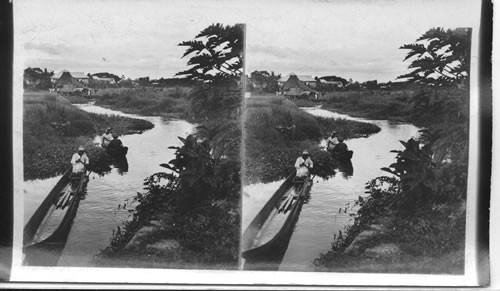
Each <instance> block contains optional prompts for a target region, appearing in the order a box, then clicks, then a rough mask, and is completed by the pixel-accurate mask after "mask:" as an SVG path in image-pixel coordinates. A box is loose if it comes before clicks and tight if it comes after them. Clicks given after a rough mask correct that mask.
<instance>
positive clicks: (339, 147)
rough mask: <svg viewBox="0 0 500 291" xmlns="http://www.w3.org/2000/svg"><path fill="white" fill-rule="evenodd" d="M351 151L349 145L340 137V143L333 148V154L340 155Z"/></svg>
mask: <svg viewBox="0 0 500 291" xmlns="http://www.w3.org/2000/svg"><path fill="white" fill-rule="evenodd" d="M347 151H349V149H348V148H347V145H346V144H345V143H344V138H343V137H339V143H338V144H337V145H335V147H334V148H333V151H332V152H333V154H340V153H345V152H347Z"/></svg>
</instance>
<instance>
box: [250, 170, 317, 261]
mask: <svg viewBox="0 0 500 291" xmlns="http://www.w3.org/2000/svg"><path fill="white" fill-rule="evenodd" d="M308 181H309V180H308V179H307V180H305V179H304V180H302V181H299V182H296V179H295V173H293V174H291V175H290V176H288V177H287V179H286V180H285V181H284V182H283V183H282V184H281V186H280V187H279V188H278V190H277V191H276V192H275V193H274V194H273V195H272V197H271V199H269V201H268V202H267V203H266V204H265V205H264V207H263V208H262V209H261V210H260V212H259V213H258V214H257V215H256V216H255V218H254V219H253V220H252V222H251V223H250V224H249V226H248V227H247V228H246V230H245V232H244V233H243V237H242V250H243V252H242V257H243V258H245V269H251V267H248V266H251V265H252V263H258V262H277V263H278V264H279V262H281V260H282V259H283V255H284V254H285V251H286V249H287V248H288V243H289V242H290V238H291V235H292V233H293V229H294V227H295V224H296V222H297V220H298V217H299V215H300V211H301V210H302V205H303V204H304V198H305V196H306V194H307V191H308V190H309V188H310V183H309V182H308ZM290 191H295V193H296V194H297V197H296V198H294V199H293V201H291V203H290V201H288V202H287V197H289V196H290V193H291V192H290ZM285 203H288V207H287V208H286V209H283V208H282V207H283V206H284V204H285ZM285 206H287V205H286V204H285ZM273 223H275V224H274V225H273ZM270 225H271V226H272V227H268V226H270ZM265 232H267V233H265Z"/></svg>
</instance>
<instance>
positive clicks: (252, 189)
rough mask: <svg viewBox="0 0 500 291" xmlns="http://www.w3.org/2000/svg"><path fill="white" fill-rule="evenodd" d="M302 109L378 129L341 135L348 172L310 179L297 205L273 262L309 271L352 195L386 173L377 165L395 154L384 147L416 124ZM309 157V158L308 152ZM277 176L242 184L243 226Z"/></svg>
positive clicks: (340, 225)
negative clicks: (285, 241)
mask: <svg viewBox="0 0 500 291" xmlns="http://www.w3.org/2000/svg"><path fill="white" fill-rule="evenodd" d="M302 109H303V110H305V111H306V112H308V113H310V114H312V115H317V116H323V117H328V118H344V119H349V120H357V121H364V122H369V123H374V124H376V125H378V126H379V127H380V128H381V131H380V132H379V133H376V134H374V135H371V136H369V137H366V138H356V139H351V140H347V141H346V144H347V146H348V147H349V149H350V150H353V151H354V155H353V157H352V165H353V171H352V175H351V173H341V172H339V173H337V174H336V175H335V176H334V177H331V178H330V179H328V180H323V179H321V178H315V179H314V185H313V186H312V189H311V197H310V199H309V201H308V202H307V203H306V204H304V206H303V208H302V212H301V214H300V216H299V219H298V221H297V224H296V226H295V229H294V233H293V234H292V237H291V239H290V243H289V245H288V249H287V251H286V253H285V255H284V257H283V260H282V262H281V265H280V266H279V270H282V271H313V268H314V266H313V261H314V259H316V258H318V257H319V256H320V255H321V253H325V252H327V251H328V250H330V249H331V244H332V242H333V241H334V240H335V239H336V238H337V237H338V235H339V231H341V232H342V233H343V234H345V231H346V227H347V226H348V225H349V224H350V223H352V220H351V219H352V217H351V216H349V214H350V213H354V212H355V211H356V209H355V208H352V206H353V203H354V201H355V200H357V199H358V197H359V196H364V195H366V194H365V193H364V191H365V185H366V182H368V181H370V180H371V179H373V178H375V177H378V176H381V175H385V174H386V173H385V172H383V171H382V170H380V168H382V167H387V166H389V165H390V164H391V163H393V162H394V161H395V160H394V158H395V155H396V154H395V153H391V152H390V151H391V150H397V149H402V147H403V146H402V145H401V143H400V142H399V141H400V140H403V141H406V140H408V139H409V138H411V137H416V136H418V130H419V128H417V127H415V126H413V125H411V124H404V123H395V122H390V121H386V120H365V119H362V118H354V117H351V116H349V115H344V114H338V113H334V112H331V111H327V110H323V109H320V108H302ZM321 143H322V145H323V146H324V145H326V140H323V141H321ZM312 159H313V161H314V157H312ZM282 182H283V181H277V182H272V183H267V184H252V185H247V186H244V188H243V192H244V194H243V202H242V205H243V209H242V213H243V215H242V216H243V217H242V229H243V230H244V229H246V226H247V225H248V224H249V223H250V221H251V220H252V219H253V218H254V217H255V215H256V214H257V212H258V211H259V210H260V209H261V208H262V206H263V205H264V204H265V203H266V202H267V200H268V199H269V198H270V197H271V196H272V194H273V193H274V192H275V191H276V189H278V187H279V185H281V183H282Z"/></svg>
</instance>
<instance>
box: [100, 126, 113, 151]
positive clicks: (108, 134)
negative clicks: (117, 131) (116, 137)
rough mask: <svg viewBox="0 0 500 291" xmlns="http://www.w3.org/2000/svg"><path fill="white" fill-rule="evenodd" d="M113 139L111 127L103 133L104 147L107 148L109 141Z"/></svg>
mask: <svg viewBox="0 0 500 291" xmlns="http://www.w3.org/2000/svg"><path fill="white" fill-rule="evenodd" d="M112 140H113V135H112V134H111V128H109V127H108V128H106V132H105V133H104V134H103V135H102V144H101V145H102V147H103V148H107V147H108V145H109V143H110V142H111V141H112Z"/></svg>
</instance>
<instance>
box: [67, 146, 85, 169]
mask: <svg viewBox="0 0 500 291" xmlns="http://www.w3.org/2000/svg"><path fill="white" fill-rule="evenodd" d="M88 164H89V157H87V154H86V153H85V148H84V147H82V146H81V147H79V148H78V152H77V153H74V154H73V157H71V165H72V166H73V174H81V173H83V172H84V171H85V167H86V166H88Z"/></svg>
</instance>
